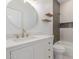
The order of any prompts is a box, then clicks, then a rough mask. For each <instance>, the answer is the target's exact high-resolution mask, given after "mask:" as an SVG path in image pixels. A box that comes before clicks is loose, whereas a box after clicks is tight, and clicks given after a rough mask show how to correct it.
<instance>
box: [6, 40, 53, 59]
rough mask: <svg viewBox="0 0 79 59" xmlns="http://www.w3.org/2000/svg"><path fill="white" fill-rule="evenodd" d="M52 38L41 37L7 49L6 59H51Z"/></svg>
mask: <svg viewBox="0 0 79 59" xmlns="http://www.w3.org/2000/svg"><path fill="white" fill-rule="evenodd" d="M52 47H53V39H42V40H37V41H34V42H30V43H28V44H25V45H24V46H23V45H21V46H19V47H15V48H12V49H9V52H7V59H53V48H52Z"/></svg>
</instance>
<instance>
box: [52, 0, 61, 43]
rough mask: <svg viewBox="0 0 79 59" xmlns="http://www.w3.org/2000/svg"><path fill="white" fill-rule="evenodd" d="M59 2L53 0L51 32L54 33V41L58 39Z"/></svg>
mask: <svg viewBox="0 0 79 59" xmlns="http://www.w3.org/2000/svg"><path fill="white" fill-rule="evenodd" d="M59 23H60V4H59V3H58V2H57V0H53V34H54V42H56V41H59V40H60V29H59Z"/></svg>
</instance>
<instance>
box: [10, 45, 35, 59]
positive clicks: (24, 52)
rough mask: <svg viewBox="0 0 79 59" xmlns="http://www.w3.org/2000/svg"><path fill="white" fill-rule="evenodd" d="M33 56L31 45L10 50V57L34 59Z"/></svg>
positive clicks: (14, 58) (13, 58) (12, 58)
mask: <svg viewBox="0 0 79 59" xmlns="http://www.w3.org/2000/svg"><path fill="white" fill-rule="evenodd" d="M33 56H34V55H33V47H31V46H29V47H25V48H20V49H17V50H14V51H11V59H34V58H33Z"/></svg>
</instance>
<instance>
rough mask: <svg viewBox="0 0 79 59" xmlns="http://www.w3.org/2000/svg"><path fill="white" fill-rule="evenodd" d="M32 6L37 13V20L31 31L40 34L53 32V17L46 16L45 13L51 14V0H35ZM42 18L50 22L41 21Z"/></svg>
mask: <svg viewBox="0 0 79 59" xmlns="http://www.w3.org/2000/svg"><path fill="white" fill-rule="evenodd" d="M33 6H34V7H35V8H36V10H37V12H38V15H39V20H38V21H39V22H38V24H37V26H36V27H35V28H33V29H32V30H31V31H32V32H36V33H40V34H53V17H51V18H48V17H46V15H45V14H46V13H52V14H53V0H37V1H36V2H35V4H33ZM43 19H49V20H51V22H43V21H42V20H43Z"/></svg>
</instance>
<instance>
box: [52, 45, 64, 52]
mask: <svg viewBox="0 0 79 59" xmlns="http://www.w3.org/2000/svg"><path fill="white" fill-rule="evenodd" d="M53 49H54V51H55V52H58V53H63V52H65V48H64V47H63V46H62V45H59V44H55V45H54V46H53Z"/></svg>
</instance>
